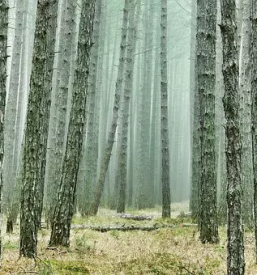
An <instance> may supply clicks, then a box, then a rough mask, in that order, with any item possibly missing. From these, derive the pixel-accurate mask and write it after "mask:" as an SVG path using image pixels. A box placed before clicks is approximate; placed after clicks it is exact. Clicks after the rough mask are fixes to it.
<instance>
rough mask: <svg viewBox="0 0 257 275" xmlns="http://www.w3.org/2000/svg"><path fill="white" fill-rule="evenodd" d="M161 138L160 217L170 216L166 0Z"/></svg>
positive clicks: (164, 3)
mask: <svg viewBox="0 0 257 275" xmlns="http://www.w3.org/2000/svg"><path fill="white" fill-rule="evenodd" d="M161 139H162V217H163V218H168V217H170V160H169V134H168V78H167V0H162V12H161Z"/></svg>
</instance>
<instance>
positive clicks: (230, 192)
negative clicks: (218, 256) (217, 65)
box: [220, 0, 245, 275]
mask: <svg viewBox="0 0 257 275" xmlns="http://www.w3.org/2000/svg"><path fill="white" fill-rule="evenodd" d="M220 28H221V34H222V41H223V68H222V72H223V77H224V86H225V93H224V97H223V106H224V111H225V118H226V120H227V121H226V126H225V131H226V138H227V140H226V158H227V163H226V165H227V205H228V229H227V238H228V244H227V248H228V257H227V273H228V274H237V275H238V274H244V272H245V262H244V240H243V235H244V232H243V224H242V206H241V201H242V181H241V156H242V144H241V136H240V125H239V69H238V58H239V57H238V46H237V44H238V42H237V41H238V40H237V25H236V3H235V0H229V1H225V0H221V25H220Z"/></svg>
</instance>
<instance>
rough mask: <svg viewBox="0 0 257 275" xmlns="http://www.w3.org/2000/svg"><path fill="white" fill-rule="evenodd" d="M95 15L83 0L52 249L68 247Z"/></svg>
mask: <svg viewBox="0 0 257 275" xmlns="http://www.w3.org/2000/svg"><path fill="white" fill-rule="evenodd" d="M94 12H95V0H91V1H88V0H83V1H82V5H81V18H80V26H79V41H78V53H77V59H76V70H75V76H74V84H73V89H72V107H71V113H70V120H69V128H68V134H67V143H66V150H65V155H64V161H63V166H62V173H61V180H60V184H59V187H58V199H57V203H56V207H55V210H54V215H53V216H54V218H53V222H52V226H51V229H52V230H51V237H50V243H49V245H50V246H53V245H62V246H69V243H70V240H69V239H70V227H71V219H72V215H73V210H74V201H75V192H76V185H77V174H78V169H79V162H80V158H81V151H82V143H83V130H84V124H85V119H86V89H87V81H88V74H89V59H90V49H91V46H92V32H93V22H94Z"/></svg>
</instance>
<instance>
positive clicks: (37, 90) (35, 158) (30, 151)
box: [20, 0, 58, 258]
mask: <svg viewBox="0 0 257 275" xmlns="http://www.w3.org/2000/svg"><path fill="white" fill-rule="evenodd" d="M57 10H58V0H38V6H37V19H36V30H35V41H34V52H33V64H32V73H31V79H30V94H29V101H28V111H27V121H26V130H25V139H24V148H23V150H24V151H23V169H22V187H21V216H20V255H21V256H25V257H29V258H34V257H35V256H36V252H37V232H38V228H39V226H40V217H41V211H42V207H43V189H44V188H43V186H44V176H45V163H46V147H47V146H46V145H47V132H48V130H47V129H48V121H49V113H50V110H49V101H50V96H51V81H52V72H53V62H54V42H55V30H56V23H57Z"/></svg>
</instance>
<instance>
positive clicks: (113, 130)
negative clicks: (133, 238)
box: [90, 0, 130, 215]
mask: <svg viewBox="0 0 257 275" xmlns="http://www.w3.org/2000/svg"><path fill="white" fill-rule="evenodd" d="M129 7H130V0H125V6H124V13H123V25H122V34H121V36H122V38H121V45H120V58H119V68H118V76H117V82H116V88H115V101H114V107H113V117H112V123H111V129H110V132H109V135H108V141H107V144H106V149H105V151H104V156H103V160H102V163H101V168H100V173H99V176H98V180H97V184H96V186H95V190H94V202H93V204H92V206H91V211H90V212H91V213H92V214H94V215H96V214H97V211H98V207H99V204H100V200H101V196H102V192H103V188H104V181H105V177H106V173H107V169H108V166H109V162H110V158H111V153H112V148H113V143H114V137H115V133H116V128H117V122H118V112H119V109H120V94H121V88H122V82H123V77H124V63H125V50H126V40H127V25H128V13H129Z"/></svg>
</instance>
